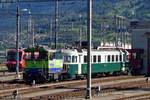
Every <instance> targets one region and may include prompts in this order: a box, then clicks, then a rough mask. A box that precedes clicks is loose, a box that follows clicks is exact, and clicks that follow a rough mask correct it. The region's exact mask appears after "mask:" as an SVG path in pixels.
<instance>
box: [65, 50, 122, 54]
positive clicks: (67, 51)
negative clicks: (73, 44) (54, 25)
mask: <svg viewBox="0 0 150 100" xmlns="http://www.w3.org/2000/svg"><path fill="white" fill-rule="evenodd" d="M62 52H63V53H67V54H80V53H81V54H84V53H87V49H80V50H78V49H63V50H62ZM91 52H93V53H99V52H102V53H105V52H110V53H118V52H123V51H122V50H119V49H92V50H91Z"/></svg>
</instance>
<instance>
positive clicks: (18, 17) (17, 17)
mask: <svg viewBox="0 0 150 100" xmlns="http://www.w3.org/2000/svg"><path fill="white" fill-rule="evenodd" d="M18 3H19V2H18V1H17V10H16V74H17V77H18V78H19V32H20V25H19V24H20V15H19V4H18Z"/></svg>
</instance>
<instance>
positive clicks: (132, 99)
mask: <svg viewBox="0 0 150 100" xmlns="http://www.w3.org/2000/svg"><path fill="white" fill-rule="evenodd" d="M149 99H150V93H143V94H136V95H133V96H128V97H123V98H119V99H116V100H149Z"/></svg>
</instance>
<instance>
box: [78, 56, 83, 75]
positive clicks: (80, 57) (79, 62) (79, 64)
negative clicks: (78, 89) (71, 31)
mask: <svg viewBox="0 0 150 100" xmlns="http://www.w3.org/2000/svg"><path fill="white" fill-rule="evenodd" d="M81 59H82V55H79V61H78V74H79V75H81V74H82V73H81V72H82V71H81V70H82V69H81V67H82V65H81V64H82V62H81V61H82V60H81Z"/></svg>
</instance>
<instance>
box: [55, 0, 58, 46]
mask: <svg viewBox="0 0 150 100" xmlns="http://www.w3.org/2000/svg"><path fill="white" fill-rule="evenodd" d="M57 42H58V0H55V49H57Z"/></svg>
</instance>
